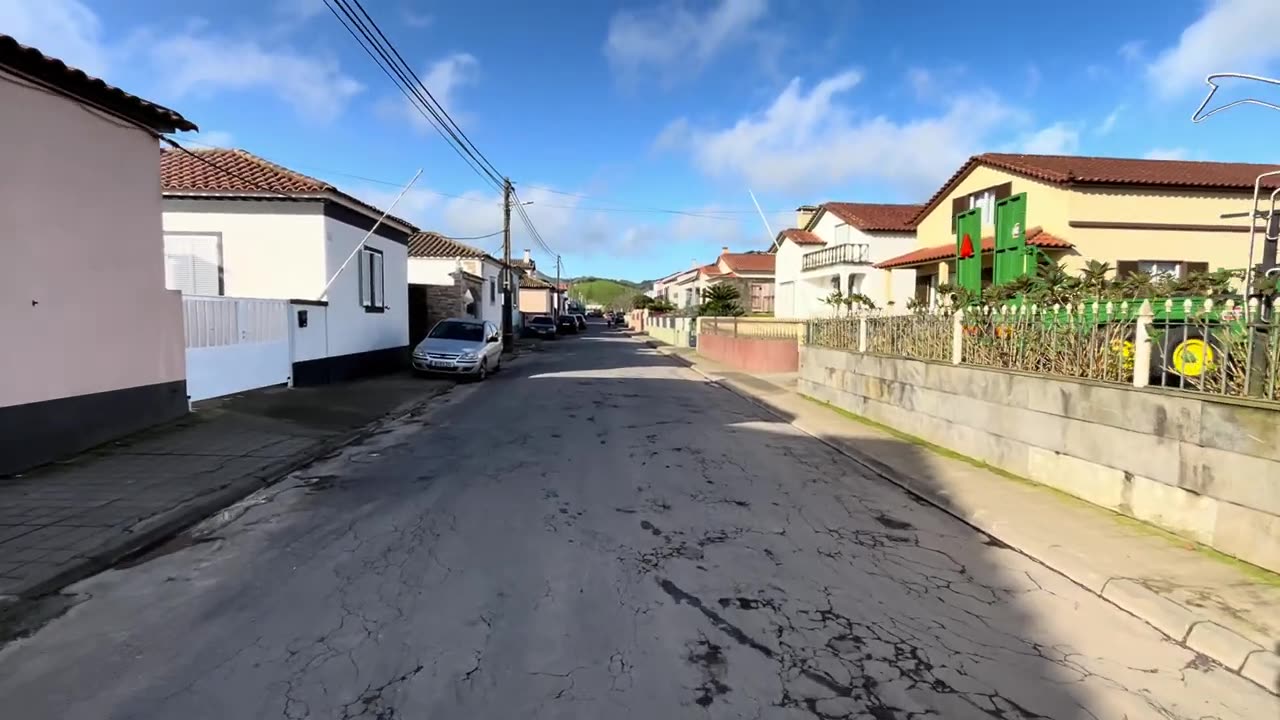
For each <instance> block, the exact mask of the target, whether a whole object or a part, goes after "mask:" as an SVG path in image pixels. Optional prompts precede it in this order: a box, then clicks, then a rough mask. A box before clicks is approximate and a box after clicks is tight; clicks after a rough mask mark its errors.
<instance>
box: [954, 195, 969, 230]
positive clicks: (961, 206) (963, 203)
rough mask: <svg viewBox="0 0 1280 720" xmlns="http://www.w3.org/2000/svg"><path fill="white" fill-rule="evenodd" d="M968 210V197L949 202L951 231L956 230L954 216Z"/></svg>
mask: <svg viewBox="0 0 1280 720" xmlns="http://www.w3.org/2000/svg"><path fill="white" fill-rule="evenodd" d="M968 209H969V196H968V195H965V196H963V197H958V198H956V199H954V200H952V201H951V231H952V232H955V229H956V216H957V215H959V214H960V213H962V212H964V211H966V210H968Z"/></svg>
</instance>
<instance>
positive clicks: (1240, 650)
mask: <svg viewBox="0 0 1280 720" xmlns="http://www.w3.org/2000/svg"><path fill="white" fill-rule="evenodd" d="M645 342H646V344H647V345H649V346H650V347H653V348H656V349H657V350H658V351H659V352H662V353H663V354H664V355H668V356H673V355H674V353H672V352H664V351H663V348H664V347H666V346H665V345H663V344H661V343H659V342H657V341H654V340H646V341H645ZM681 359H682V358H681ZM687 365H688V367H689V368H690V369H692V370H693V371H694V372H696V373H698V374H699V375H701V376H702V377H704V378H706V379H707V380H708V381H709V382H710V383H711V384H712V385H715V386H717V387H720V388H723V389H725V390H727V391H729V392H731V393H733V394H734V395H737V396H739V397H741V398H742V399H744V400H746V401H747V402H750V403H751V404H753V405H755V406H757V407H759V408H761V409H763V410H765V411H766V412H768V413H769V414H771V415H774V416H776V417H779V418H781V419H783V420H786V421H787V423H788V424H790V425H791V426H792V427H794V428H796V429H797V430H800V431H801V432H803V433H804V434H806V435H808V436H809V437H812V438H814V439H815V440H817V441H819V442H821V443H823V444H824V445H826V446H827V447H830V448H831V449H833V450H835V451H836V452H838V453H840V454H841V455H844V456H845V457H847V458H849V459H850V460H853V461H854V462H855V463H857V464H858V465H861V466H862V467H863V468H865V469H867V470H869V471H870V472H872V473H873V474H875V475H876V476H878V477H880V478H881V479H884V480H887V481H889V482H891V483H893V484H894V485H897V486H898V487H900V488H902V489H903V490H905V491H906V492H908V493H910V494H911V495H914V496H915V497H918V498H920V499H921V500H924V501H925V502H927V503H929V504H930V505H933V506H934V507H937V508H938V509H940V510H942V511H943V512H946V513H947V514H948V515H951V516H952V517H954V518H956V519H957V520H960V521H961V522H963V523H965V524H966V525H969V526H970V527H973V528H975V529H977V530H979V531H981V532H983V533H985V534H987V535H989V536H991V537H993V538H995V539H996V540H999V541H1000V542H1002V543H1004V544H1005V545H1007V546H1008V547H1009V548H1011V549H1013V550H1015V551H1017V552H1019V553H1021V554H1022V555H1025V556H1027V557H1028V558H1031V559H1032V560H1034V561H1036V562H1038V563H1039V564H1041V565H1044V566H1045V567H1047V568H1049V569H1050V570H1053V571H1054V572H1057V573H1058V574H1060V575H1062V576H1064V577H1066V578H1067V579H1069V580H1071V581H1072V582H1075V583H1076V584H1077V585H1080V586H1081V587H1083V588H1085V589H1086V590H1089V591H1090V592H1092V593H1093V594H1095V595H1097V596H1098V597H1100V598H1102V599H1104V600H1106V601H1107V602H1109V603H1111V604H1112V605H1114V606H1116V607H1118V608H1120V609H1121V610H1124V611H1125V612H1127V613H1129V614H1130V615H1133V616H1134V617H1136V618H1138V619H1139V620H1142V621H1143V622H1145V623H1147V624H1148V625H1150V626H1151V627H1153V628H1155V629H1156V630H1159V631H1160V632H1161V633H1162V634H1163V635H1165V636H1166V637H1168V638H1169V639H1170V640H1173V641H1174V642H1176V643H1179V644H1181V645H1185V646H1186V647H1188V648H1190V649H1191V650H1193V651H1195V652H1197V653H1199V654H1201V655H1204V656H1206V657H1209V658H1212V659H1213V660H1215V661H1216V662H1218V663H1219V664H1221V665H1222V666H1223V667H1225V668H1227V669H1228V670H1230V671H1231V672H1233V673H1236V674H1237V675H1240V676H1241V677H1244V678H1246V679H1248V680H1251V681H1253V682H1254V683H1256V684H1258V685H1260V686H1261V687H1262V688H1263V689H1264V690H1267V691H1268V692H1270V693H1272V694H1275V695H1280V654H1277V653H1276V652H1272V651H1270V650H1268V649H1266V648H1264V647H1262V646H1260V645H1258V644H1257V643H1255V642H1253V641H1252V640H1250V639H1248V638H1246V637H1244V636H1242V635H1240V634H1238V633H1236V632H1234V631H1232V630H1229V629H1227V628H1225V627H1223V626H1221V625H1219V624H1217V623H1215V622H1213V621H1212V620H1210V619H1208V618H1205V617H1202V616H1200V615H1197V614H1196V613H1195V612H1194V611H1192V610H1189V609H1188V608H1186V607H1184V606H1182V605H1179V604H1177V603H1175V602H1173V601H1171V600H1169V599H1168V598H1166V597H1164V596H1163V595H1160V594H1158V593H1155V592H1153V591H1151V590H1149V589H1147V588H1146V587H1143V586H1142V585H1141V584H1140V583H1137V582H1135V581H1133V580H1131V579H1129V578H1119V577H1115V578H1113V577H1106V576H1103V575H1099V574H1098V573H1096V572H1093V571H1092V569H1091V568H1089V567H1087V566H1086V565H1085V564H1084V563H1081V562H1078V561H1077V560H1076V559H1074V558H1071V557H1069V556H1067V555H1065V554H1064V555H1055V554H1054V553H1051V552H1037V551H1032V550H1028V549H1026V548H1025V547H1023V546H1021V545H1020V544H1018V543H1016V542H1015V541H1011V540H1009V539H1006V538H1005V537H1001V534H1002V531H1001V529H1000V527H999V523H998V522H997V521H995V520H994V519H991V518H985V517H982V516H981V515H975V514H972V513H969V512H967V511H965V510H964V509H963V508H962V507H960V506H959V504H958V503H956V502H955V501H954V500H952V498H950V497H949V496H948V495H947V494H946V493H945V492H939V491H937V490H934V489H931V488H926V487H922V484H921V483H918V482H915V481H914V479H913V478H911V477H910V476H908V475H903V474H902V473H900V472H898V471H897V470H895V469H893V468H891V467H889V466H888V465H885V464H883V463H881V462H879V461H878V460H876V459H875V458H872V457H869V456H866V455H863V454H862V453H860V452H858V451H857V450H856V449H854V448H851V447H848V446H846V444H845V443H841V442H838V441H833V440H828V439H827V438H824V437H822V436H820V435H818V434H816V433H813V432H810V431H809V430H808V429H806V428H805V427H804V426H803V425H801V424H799V423H798V422H796V421H795V420H789V419H788V418H786V417H785V416H783V415H782V414H781V413H779V412H778V411H777V410H776V409H775V408H773V407H771V406H770V405H769V403H768V402H767V401H766V400H764V399H763V398H760V397H758V396H756V394H755V393H754V392H752V391H751V389H749V388H745V387H741V386H739V385H738V384H737V383H735V382H734V381H733V380H732V379H730V378H724V377H720V376H717V375H714V374H712V373H711V372H709V371H706V370H703V369H702V368H700V367H698V366H697V364H695V363H687ZM1004 534H1006V535H1007V533H1004Z"/></svg>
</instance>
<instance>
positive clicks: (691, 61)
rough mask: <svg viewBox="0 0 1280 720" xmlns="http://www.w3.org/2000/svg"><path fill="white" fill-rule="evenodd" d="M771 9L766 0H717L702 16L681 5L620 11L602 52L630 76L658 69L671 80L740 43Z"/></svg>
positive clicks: (612, 20) (611, 22)
mask: <svg viewBox="0 0 1280 720" xmlns="http://www.w3.org/2000/svg"><path fill="white" fill-rule="evenodd" d="M767 10H768V7H767V2H766V0H719V2H718V3H716V4H715V5H714V6H712V7H710V8H708V9H707V10H706V11H705V12H702V13H699V12H697V11H694V10H690V9H688V8H686V7H685V6H684V5H683V4H682V3H677V2H667V3H665V4H663V5H661V6H659V7H656V8H653V9H647V10H642V11H637V10H620V11H618V12H616V13H614V15H613V17H612V18H610V20H609V34H608V37H607V38H606V39H605V45H604V53H605V56H606V57H607V58H608V59H609V62H610V63H611V64H612V65H613V66H614V68H615V69H618V70H621V71H623V72H626V73H634V72H637V71H641V70H645V69H656V70H658V71H660V72H662V73H663V74H664V75H666V76H667V79H673V78H674V77H675V74H676V73H680V74H681V75H689V74H693V73H696V72H697V71H698V70H700V69H701V68H702V66H704V65H705V64H706V63H707V62H708V61H710V60H711V59H712V58H713V57H715V55H716V54H717V53H719V52H720V51H721V50H723V49H725V48H727V47H729V46H730V45H732V44H734V43H736V42H739V41H741V40H742V39H743V38H744V37H745V36H746V35H747V33H748V31H749V30H750V29H751V28H752V27H753V26H754V25H755V23H756V22H757V21H758V20H760V19H761V18H762V17H764V15H765V13H766V11H767Z"/></svg>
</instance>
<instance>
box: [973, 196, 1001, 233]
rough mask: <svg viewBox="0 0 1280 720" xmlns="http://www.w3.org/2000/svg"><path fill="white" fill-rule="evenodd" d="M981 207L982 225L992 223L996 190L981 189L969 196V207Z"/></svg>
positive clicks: (994, 217)
mask: <svg viewBox="0 0 1280 720" xmlns="http://www.w3.org/2000/svg"><path fill="white" fill-rule="evenodd" d="M974 208H982V225H983V227H986V226H988V225H994V224H995V222H996V191H995V190H994V189H991V190H983V191H982V192H978V193H974V194H973V195H970V196H969V209H970V210H972V209H974Z"/></svg>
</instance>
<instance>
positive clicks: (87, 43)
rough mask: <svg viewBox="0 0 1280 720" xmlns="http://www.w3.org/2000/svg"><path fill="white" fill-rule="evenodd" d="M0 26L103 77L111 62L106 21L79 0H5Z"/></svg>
mask: <svg viewBox="0 0 1280 720" xmlns="http://www.w3.org/2000/svg"><path fill="white" fill-rule="evenodd" d="M0 30H2V31H3V32H4V33H5V34H6V35H9V36H11V37H13V38H15V39H17V41H18V42H20V43H22V44H23V45H28V46H31V47H34V48H36V49H38V50H40V51H41V52H43V53H44V54H46V55H49V56H51V57H56V58H58V59H59V60H62V61H63V62H65V63H66V64H68V65H70V66H72V67H76V68H79V69H81V70H83V71H85V72H86V73H88V74H90V75H94V76H97V77H102V76H103V75H105V74H106V73H107V70H108V69H109V67H110V65H111V54H112V53H111V51H110V49H109V48H108V47H107V46H106V45H105V44H104V42H103V40H102V23H101V22H100V21H99V20H98V16H97V15H95V14H94V13H93V11H92V10H90V9H89V8H88V7H86V6H85V5H84V4H83V3H80V2H78V1H77V0H5V1H4V2H0Z"/></svg>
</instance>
